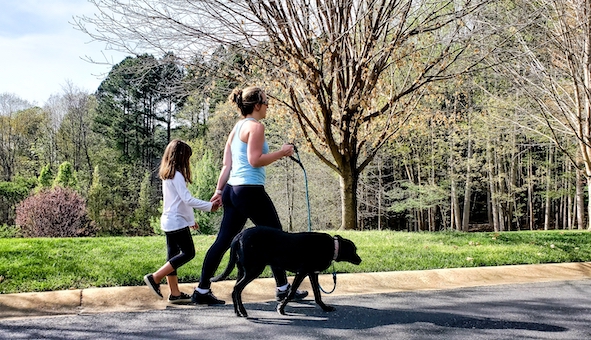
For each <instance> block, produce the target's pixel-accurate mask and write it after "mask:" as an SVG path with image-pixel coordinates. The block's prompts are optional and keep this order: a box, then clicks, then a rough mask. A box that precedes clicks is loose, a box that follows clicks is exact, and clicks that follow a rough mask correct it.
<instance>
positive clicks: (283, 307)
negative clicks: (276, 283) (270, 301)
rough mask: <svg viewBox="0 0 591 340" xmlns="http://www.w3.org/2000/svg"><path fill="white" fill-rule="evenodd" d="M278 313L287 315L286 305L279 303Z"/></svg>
mask: <svg viewBox="0 0 591 340" xmlns="http://www.w3.org/2000/svg"><path fill="white" fill-rule="evenodd" d="M277 313H279V314H281V315H285V305H284V304H282V303H280V304H278V305H277Z"/></svg>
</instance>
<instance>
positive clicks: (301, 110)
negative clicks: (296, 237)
mask: <svg viewBox="0 0 591 340" xmlns="http://www.w3.org/2000/svg"><path fill="white" fill-rule="evenodd" d="M91 2H93V3H95V5H96V6H97V10H98V13H99V14H98V15H97V16H95V17H92V18H88V17H80V18H76V20H75V26H76V28H78V29H80V30H82V31H84V32H86V33H87V34H89V36H91V37H92V38H93V39H95V40H98V41H103V42H105V43H106V44H108V46H109V47H110V48H114V49H118V50H121V51H125V52H126V53H128V54H129V57H127V58H126V59H125V60H123V61H121V62H120V63H118V64H116V65H114V66H113V67H112V69H111V71H110V72H109V74H108V75H107V76H106V78H105V80H104V81H103V82H102V83H101V85H100V86H99V88H98V89H96V91H95V92H93V93H85V92H84V91H81V90H80V89H78V88H77V87H76V85H75V84H71V83H68V84H66V86H64V89H63V92H62V93H60V94H56V95H54V96H52V97H51V98H50V99H49V100H48V101H47V102H46V103H44V105H42V106H32V105H31V104H29V103H27V102H26V101H24V100H22V99H20V98H18V97H17V96H15V95H13V94H10V93H3V94H0V156H1V157H0V159H1V161H0V202H1V207H0V225H3V227H1V228H0V235H2V234H4V235H9V236H14V235H25V236H43V235H47V236H56V235H52V231H51V230H52V229H51V228H43V227H42V226H44V225H45V226H46V225H48V224H52V225H53V224H56V225H57V224H68V225H69V226H72V225H75V227H70V229H68V228H66V229H64V228H62V229H60V230H62V231H63V232H64V233H66V235H68V233H69V234H71V235H72V236H74V235H148V234H152V233H158V232H159V227H158V226H159V215H160V209H161V192H160V190H161V188H160V185H161V182H160V180H159V179H158V178H157V171H158V166H159V161H160V157H161V155H162V153H163V150H164V147H165V146H166V145H167V143H168V142H169V141H170V140H171V139H173V138H181V139H183V140H185V141H187V142H189V143H190V145H191V146H192V147H193V157H192V167H193V172H194V177H195V178H194V183H193V184H191V185H190V190H191V191H192V192H193V194H194V195H195V196H196V197H199V198H201V199H205V200H208V199H209V198H210V197H211V196H212V194H213V190H214V186H215V182H216V180H217V175H218V172H219V169H220V166H221V157H222V150H223V146H224V143H225V139H226V137H227V135H228V133H229V132H230V130H231V128H232V127H233V125H234V123H235V122H236V121H237V119H239V118H240V117H239V116H238V114H237V113H236V112H235V111H234V110H233V109H232V107H231V106H230V105H229V104H228V103H227V101H226V98H227V96H228V94H229V93H230V92H231V91H232V90H233V89H234V88H236V87H245V86H248V85H258V86H261V87H263V88H264V89H265V90H266V91H267V93H268V95H269V97H270V99H271V100H270V107H269V111H268V117H267V118H266V119H265V120H264V122H263V123H264V124H265V126H266V131H267V139H268V141H269V144H270V146H271V149H273V148H279V147H280V146H281V144H283V143H284V142H293V143H294V144H295V145H297V147H298V150H299V156H300V158H301V161H302V163H303V165H304V167H305V170H306V172H307V180H308V185H309V200H310V207H311V216H312V219H311V228H312V229H315V230H319V229H334V228H343V229H357V230H367V229H380V230H381V229H392V230H408V231H440V230H459V231H472V230H478V231H480V230H495V231H510V230H524V229H527V230H535V229H586V228H589V225H590V223H591V222H590V221H589V215H590V214H589V209H590V207H591V204H590V202H589V190H591V185H589V183H590V182H589V181H590V180H591V148H590V147H591V145H590V144H589V137H590V134H591V132H590V130H591V125H590V124H591V122H590V117H591V104H590V96H591V87H590V86H591V67H590V65H591V56H590V53H591V2H590V1H584V0H577V1H569V0H560V1H552V0H542V1H525V0H505V1H490V0H488V1H487V0H481V1H471V0H461V1H460V0H455V1H453V0H449V1H428V0H421V1H410V0H407V1H388V0H382V1H371V0H356V1H316V2H314V3H311V2H308V1H300V0H294V1H231V0H220V1H213V0H212V1H194V2H190V3H188V2H186V1H163V0H162V1H158V0H143V1H140V0H135V1H130V2H129V3H125V4H121V3H120V2H118V1H91ZM147 19H149V20H147ZM267 181H268V182H267V185H266V188H267V191H268V192H269V194H270V195H271V197H272V199H273V200H274V202H275V204H276V206H277V208H278V210H279V214H280V217H281V220H282V222H283V224H284V229H286V230H290V231H301V230H306V229H307V228H308V221H307V214H308V210H307V204H306V203H307V202H306V195H305V180H304V177H303V171H302V169H301V168H300V167H299V166H298V165H297V164H295V163H294V162H292V161H291V160H289V159H284V160H281V161H278V162H276V163H274V164H273V165H271V166H269V167H267ZM63 187H65V188H68V190H70V191H72V192H74V194H75V195H74V196H75V197H76V199H74V198H71V197H73V196H72V195H69V194H68V195H69V196H67V197H66V196H64V197H66V198H64V199H61V198H60V197H61V196H59V195H66V194H65V193H62V191H60V193H59V194H58V196H56V193H55V191H56V190H58V189H57V188H63ZM50 194H53V196H48V195H50ZM66 201H67V202H70V203H69V204H65V203H63V202H66ZM19 207H20V209H19ZM25 207H27V208H26V209H25ZM35 209H37V210H35ZM60 209H61V210H60ZM32 211H36V213H35V214H33V213H31V212H32ZM73 211H76V214H74V213H73ZM80 211H82V212H83V213H80ZM84 212H86V214H87V215H85V214H84ZM44 214H46V215H50V216H49V217H46V218H45V219H40V218H37V217H36V216H38V215H44ZM64 214H67V215H75V216H80V217H79V218H78V220H77V221H78V222H76V223H74V222H72V221H68V222H66V221H64V220H63V219H59V218H57V217H55V216H56V215H62V216H63V215H64ZM19 215H20V218H19ZM196 215H197V220H198V222H199V224H200V225H201V228H202V232H204V233H215V232H216V230H217V227H218V225H219V219H220V213H215V214H207V213H200V212H198V213H196ZM52 216H53V217H52ZM19 222H20V223H19ZM15 225H18V227H17V226H15ZM46 229H49V230H46ZM43 230H45V231H43ZM64 230H65V231H64ZM60 235H61V234H60Z"/></svg>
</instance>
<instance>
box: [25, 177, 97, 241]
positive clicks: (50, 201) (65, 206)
mask: <svg viewBox="0 0 591 340" xmlns="http://www.w3.org/2000/svg"><path fill="white" fill-rule="evenodd" d="M16 224H17V225H18V226H20V228H21V231H22V233H23V235H24V236H25V237H72V236H91V235H93V234H94V233H95V230H94V224H93V223H92V221H91V220H90V218H89V217H88V214H87V212H86V203H85V201H84V198H82V196H80V195H79V194H78V193H76V192H75V191H74V190H72V189H68V188H62V187H59V186H58V187H55V188H53V189H46V190H42V191H40V192H39V193H37V194H34V195H33V196H30V197H28V198H26V199H25V200H24V201H22V202H21V203H20V204H19V205H18V207H17V208H16Z"/></svg>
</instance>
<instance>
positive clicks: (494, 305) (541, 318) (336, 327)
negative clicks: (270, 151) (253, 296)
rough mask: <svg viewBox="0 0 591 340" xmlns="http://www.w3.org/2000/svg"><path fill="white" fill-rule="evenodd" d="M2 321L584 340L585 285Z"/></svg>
mask: <svg viewBox="0 0 591 340" xmlns="http://www.w3.org/2000/svg"><path fill="white" fill-rule="evenodd" d="M323 298H324V301H325V302H326V303H327V304H329V305H332V306H335V307H336V308H337V310H336V311H335V312H332V313H325V312H323V311H322V310H321V309H320V308H319V307H318V306H316V305H315V304H314V302H313V301H312V300H311V299H310V300H307V301H304V302H302V303H290V304H289V305H288V307H287V309H286V311H287V312H288V315H286V316H282V315H279V314H277V313H276V312H275V306H276V303H275V302H274V301H268V302H252V303H246V304H245V306H246V309H247V311H248V312H249V316H250V317H249V318H246V319H245V318H238V317H236V316H235V315H234V310H233V306H232V305H225V306H221V307H207V306H193V305H186V306H171V307H168V308H167V309H164V310H152V311H145V312H112V313H96V314H78V315H68V316H52V317H27V318H17V319H4V320H0V339H124V340H125V339H273V340H275V339H289V340H300V339H302V340H303V339H397V340H405V339H417V340H419V339H420V340H430V339H446V340H447V339H470V340H481V339H495V340H500V339H511V340H513V339H553V340H566V339H569V340H585V339H591V280H590V279H586V280H574V281H557V282H546V283H523V284H512V285H495V286H483V287H472V288H458V289H448V290H430V291H411V292H394V293H382V294H367V295H344V296H332V295H323Z"/></svg>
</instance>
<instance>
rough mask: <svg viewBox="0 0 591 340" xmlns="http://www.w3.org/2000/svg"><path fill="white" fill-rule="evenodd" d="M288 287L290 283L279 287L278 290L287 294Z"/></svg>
mask: <svg viewBox="0 0 591 340" xmlns="http://www.w3.org/2000/svg"><path fill="white" fill-rule="evenodd" d="M288 287H289V283H286V284H285V285H283V286H281V287H277V290H278V291H280V292H285V291H286V290H287V288H288Z"/></svg>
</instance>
